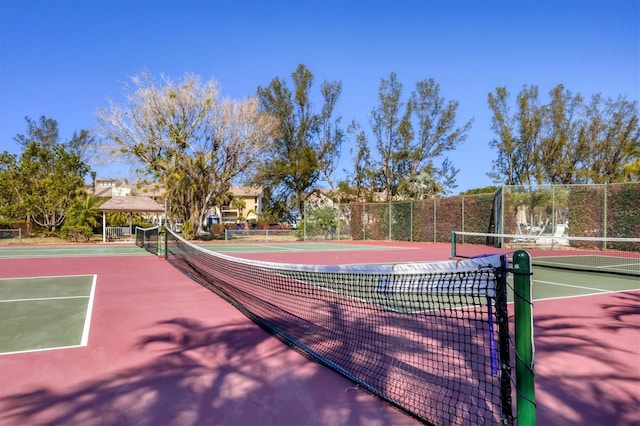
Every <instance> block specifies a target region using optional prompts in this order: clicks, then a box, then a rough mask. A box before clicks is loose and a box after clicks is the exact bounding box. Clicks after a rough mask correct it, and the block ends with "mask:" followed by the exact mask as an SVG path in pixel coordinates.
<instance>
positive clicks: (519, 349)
mask: <svg viewBox="0 0 640 426" xmlns="http://www.w3.org/2000/svg"><path fill="white" fill-rule="evenodd" d="M513 271H514V272H513V274H514V292H515V298H514V310H515V338H516V345H515V346H516V388H517V390H518V397H517V406H518V425H520V426H529V425H535V424H536V400H535V385H534V380H535V371H534V361H533V353H534V345H533V315H532V312H531V308H532V304H533V302H532V296H531V289H532V287H531V257H530V256H529V253H528V252H526V251H525V250H518V251H516V252H515V253H514V255H513Z"/></svg>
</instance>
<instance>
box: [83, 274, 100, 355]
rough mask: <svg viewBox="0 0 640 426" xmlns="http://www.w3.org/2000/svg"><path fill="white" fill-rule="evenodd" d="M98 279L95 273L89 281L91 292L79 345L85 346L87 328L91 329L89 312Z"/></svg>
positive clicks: (87, 336)
mask: <svg viewBox="0 0 640 426" xmlns="http://www.w3.org/2000/svg"><path fill="white" fill-rule="evenodd" d="M97 280H98V276H97V275H95V274H94V275H93V281H92V282H91V292H90V293H89V301H88V302H87V311H86V312H85V315H84V326H83V327H82V339H81V340H80V345H81V346H87V344H88V343H89V329H91V314H92V313H93V301H94V300H95V295H96V282H97Z"/></svg>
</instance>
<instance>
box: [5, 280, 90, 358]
mask: <svg viewBox="0 0 640 426" xmlns="http://www.w3.org/2000/svg"><path fill="white" fill-rule="evenodd" d="M95 283H96V277H95V275H81V276H60V277H32V278H14V279H11V278H3V279H0V306H1V307H2V310H1V311H0V353H5V354H7V353H19V352H28V351H37V350H47V349H61V348H71V347H76V346H86V345H87V340H88V336H89V329H90V326H91V310H92V305H93V295H94V290H95Z"/></svg>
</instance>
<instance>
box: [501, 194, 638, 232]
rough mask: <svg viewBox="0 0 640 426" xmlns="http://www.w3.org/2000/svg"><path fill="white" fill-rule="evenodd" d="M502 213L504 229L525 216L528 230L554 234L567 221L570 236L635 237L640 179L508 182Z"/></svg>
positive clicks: (512, 226) (509, 227)
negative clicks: (587, 182)
mask: <svg viewBox="0 0 640 426" xmlns="http://www.w3.org/2000/svg"><path fill="white" fill-rule="evenodd" d="M518 212H520V214H521V215H519V213H518ZM502 214H503V218H504V232H505V233H515V232H514V231H517V230H518V229H517V227H518V225H522V224H523V222H522V220H524V221H526V223H525V224H526V226H527V227H528V228H529V229H530V232H531V233H541V234H553V233H554V230H555V229H556V227H557V225H559V224H566V225H568V235H570V236H572V237H599V238H607V237H609V238H612V237H615V238H638V237H640V182H628V183H612V184H602V185H552V186H551V185H550V186H538V187H522V186H507V187H505V191H504V209H503V212H502ZM521 216H522V217H521Z"/></svg>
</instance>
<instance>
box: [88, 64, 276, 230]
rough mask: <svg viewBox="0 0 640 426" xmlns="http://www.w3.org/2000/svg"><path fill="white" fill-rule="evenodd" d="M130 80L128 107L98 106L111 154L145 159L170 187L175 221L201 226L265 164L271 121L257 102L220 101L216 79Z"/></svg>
mask: <svg viewBox="0 0 640 426" xmlns="http://www.w3.org/2000/svg"><path fill="white" fill-rule="evenodd" d="M132 81H133V87H127V88H126V89H125V90H126V91H127V103H126V105H124V106H122V105H118V104H116V103H114V102H111V101H110V102H109V105H108V106H107V107H102V108H100V109H99V111H98V114H97V115H98V123H99V128H100V131H101V133H102V135H101V137H102V138H104V141H105V143H106V146H107V147H108V148H109V152H110V153H111V155H114V156H115V155H121V156H125V157H128V158H135V159H136V160H138V161H140V162H141V163H142V164H143V165H144V168H145V169H144V171H145V172H146V173H148V174H151V175H152V176H154V177H155V178H156V179H159V180H160V182H161V183H162V184H163V185H164V186H165V189H166V190H167V197H168V201H169V204H170V206H172V211H173V212H174V213H175V214H177V215H179V217H177V218H176V219H180V220H186V221H190V222H191V223H192V224H193V225H195V226H196V227H197V226H199V225H200V224H201V223H202V221H203V219H204V216H205V215H206V214H207V212H208V211H209V210H210V209H211V207H213V206H216V205H218V204H219V203H220V202H221V200H222V198H223V197H224V195H225V194H226V192H227V190H228V188H229V186H230V184H231V182H232V181H233V180H234V179H237V178H239V177H240V176H242V175H243V174H244V173H246V172H248V171H250V170H251V169H252V167H253V166H254V165H255V164H256V163H257V162H258V161H259V160H260V158H261V156H262V153H263V152H264V150H265V148H266V147H267V145H268V143H269V141H270V132H271V131H272V129H273V126H274V122H273V120H272V119H271V118H270V117H268V116H266V115H265V114H262V113H260V111H259V108H258V106H259V105H258V101H257V99H256V98H248V99H245V100H242V101H233V100H230V99H221V98H220V94H219V91H218V84H217V83H216V82H215V81H214V80H211V81H208V82H205V83H203V82H202V81H201V79H200V78H199V77H197V76H194V75H190V74H186V75H185V76H184V78H183V79H182V80H180V81H173V80H170V79H169V78H167V77H164V76H162V78H161V82H160V83H158V82H156V81H155V80H154V79H153V78H152V76H151V75H150V74H148V73H143V74H140V75H138V76H136V77H134V78H133V79H132ZM196 229H197V228H196Z"/></svg>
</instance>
